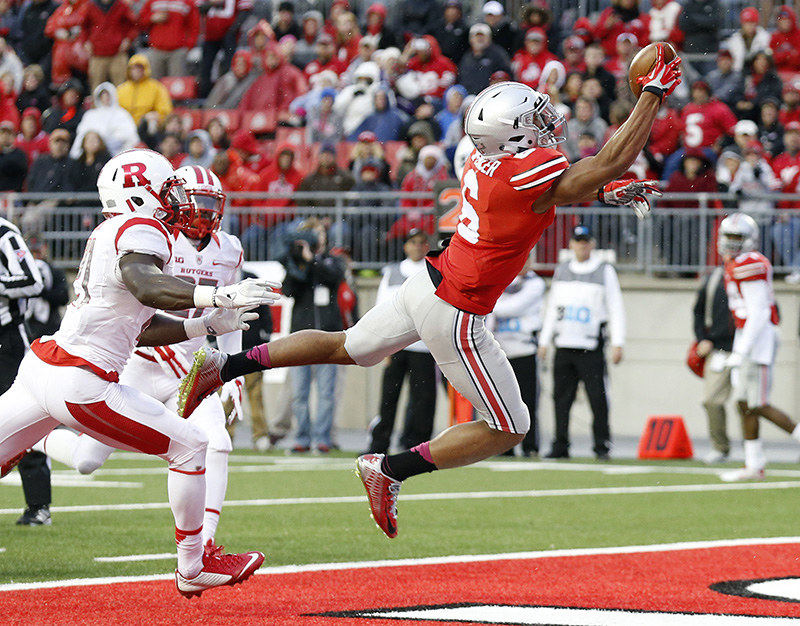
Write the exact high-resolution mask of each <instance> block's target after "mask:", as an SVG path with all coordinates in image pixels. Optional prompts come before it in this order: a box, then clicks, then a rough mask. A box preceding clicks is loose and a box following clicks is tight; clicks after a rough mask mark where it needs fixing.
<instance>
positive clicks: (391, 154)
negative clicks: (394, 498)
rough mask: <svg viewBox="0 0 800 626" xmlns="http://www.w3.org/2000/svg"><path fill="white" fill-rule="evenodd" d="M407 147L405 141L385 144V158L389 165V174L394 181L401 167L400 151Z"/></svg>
mask: <svg viewBox="0 0 800 626" xmlns="http://www.w3.org/2000/svg"><path fill="white" fill-rule="evenodd" d="M405 145H406V142H405V141H387V142H385V143H384V144H383V156H384V158H385V159H386V162H387V163H388V164H389V174H390V175H391V177H392V179H394V178H395V176H397V168H398V167H399V165H400V158H399V157H400V150H401V149H402V148H403V146H405Z"/></svg>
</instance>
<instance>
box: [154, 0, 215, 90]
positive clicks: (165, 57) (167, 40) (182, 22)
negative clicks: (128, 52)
mask: <svg viewBox="0 0 800 626" xmlns="http://www.w3.org/2000/svg"><path fill="white" fill-rule="evenodd" d="M139 26H140V28H141V29H142V30H143V31H144V32H148V33H149V35H150V36H149V38H148V41H149V43H150V47H149V48H148V49H147V50H146V51H145V55H146V56H147V58H148V59H150V72H151V75H152V77H153V78H155V79H158V78H161V77H163V76H184V75H185V74H186V55H187V54H188V52H189V50H191V49H192V48H194V46H195V44H196V43H197V37H198V35H199V34H200V11H198V9H197V3H196V2H195V1H194V0H147V2H145V4H144V6H143V7H142V10H141V12H140V13H139Z"/></svg>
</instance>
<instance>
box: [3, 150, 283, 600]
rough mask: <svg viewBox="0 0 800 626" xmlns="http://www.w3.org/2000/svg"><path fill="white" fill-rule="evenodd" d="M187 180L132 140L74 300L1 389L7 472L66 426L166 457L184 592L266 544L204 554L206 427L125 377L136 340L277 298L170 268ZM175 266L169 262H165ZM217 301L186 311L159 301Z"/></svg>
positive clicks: (225, 319) (152, 341) (231, 325)
mask: <svg viewBox="0 0 800 626" xmlns="http://www.w3.org/2000/svg"><path fill="white" fill-rule="evenodd" d="M183 184H184V181H183V180H182V179H180V178H178V177H177V176H175V172H174V171H173V169H172V166H171V165H170V164H169V161H167V160H166V159H165V158H164V157H163V156H161V155H159V154H157V153H155V152H152V151H150V150H131V151H127V152H123V153H122V154H120V155H117V156H116V157H114V158H113V159H111V160H110V161H109V162H108V163H107V164H106V165H105V166H104V168H103V170H102V171H101V172H100V176H99V177H98V183H97V186H98V191H99V193H100V200H101V201H102V205H103V213H104V214H105V215H106V216H107V217H108V218H109V219H107V220H106V221H105V222H103V223H102V224H101V225H100V226H98V227H97V228H96V229H95V230H94V231H93V232H92V234H91V236H90V237H89V240H88V242H87V245H86V252H85V254H84V256H83V259H82V260H81V265H80V269H79V272H78V276H77V278H76V281H75V293H76V298H75V300H74V301H73V302H72V303H71V304H70V306H69V308H68V310H67V312H66V314H65V316H64V320H63V322H62V324H61V328H60V329H59V330H58V332H56V334H55V335H53V336H52V337H43V338H41V339H40V340H37V341H35V342H34V343H33V345H32V346H31V352H29V353H28V354H27V355H26V356H25V358H24V359H23V361H22V364H21V366H20V370H19V374H18V376H17V378H16V380H15V382H14V384H13V385H12V387H11V388H10V389H9V390H8V391H7V392H6V393H4V394H3V395H2V396H0V476H3V475H5V474H6V473H7V472H8V471H10V469H11V468H12V467H13V466H14V464H15V462H16V460H17V458H18V457H19V456H20V455H21V453H23V452H24V451H25V450H27V449H28V448H30V447H31V446H32V445H33V444H34V443H36V442H37V441H39V440H40V439H42V438H43V437H44V436H45V435H47V434H48V433H49V432H50V431H52V430H53V429H54V428H55V427H56V426H58V425H59V424H64V425H66V426H69V427H70V428H73V429H75V430H78V431H80V432H83V433H86V434H88V435H90V436H91V437H94V438H95V439H98V440H100V441H102V442H103V443H105V444H108V445H110V446H112V447H114V448H122V449H125V450H135V451H140V452H145V453H148V454H153V455H157V456H159V457H161V458H163V459H165V460H166V461H167V462H168V463H169V470H170V471H169V472H168V474H169V477H168V482H167V487H168V494H169V502H170V508H171V509H172V513H173V515H174V517H175V539H176V543H177V548H178V568H177V570H176V573H175V576H176V585H177V587H178V591H179V592H180V593H182V594H183V595H186V596H191V595H198V594H199V593H202V592H203V591H204V590H206V589H209V588H211V587H217V586H220V585H231V584H234V583H237V582H241V581H242V580H244V579H245V578H247V577H249V576H250V575H251V574H252V573H253V572H254V571H255V570H256V569H258V567H259V566H260V565H261V563H262V562H263V560H264V555H263V554H261V553H260V552H250V553H246V554H229V555H226V554H222V552H221V550H210V551H206V552H204V550H203V544H202V535H201V533H202V523H203V510H204V507H205V475H204V474H205V454H206V448H207V445H208V437H207V436H206V435H205V433H203V431H201V430H200V429H199V428H197V427H196V426H195V425H193V424H192V423H190V422H188V421H187V420H183V419H181V418H179V417H178V416H177V415H176V414H175V413H174V412H172V411H169V410H168V409H167V408H166V407H164V405H163V404H161V403H160V402H157V401H156V400H154V399H153V398H151V397H149V396H146V395H145V394H143V393H141V392H140V391H138V390H136V389H134V388H132V387H128V386H126V385H121V384H119V382H118V381H119V373H120V372H121V371H122V370H123V368H124V367H125V364H126V362H127V361H128V358H129V356H130V354H131V352H133V350H134V348H136V347H137V346H161V345H167V344H171V343H178V342H181V341H185V340H187V339H189V338H192V337H203V336H205V335H207V334H224V333H227V332H232V331H235V330H241V329H243V328H246V327H247V321H248V320H251V319H253V317H254V316H255V314H253V313H248V312H247V308H248V307H252V306H256V305H259V304H265V303H269V302H272V301H274V300H275V296H276V295H275V294H274V293H272V291H271V288H270V285H269V284H267V283H266V282H259V281H244V282H242V283H238V284H236V285H232V286H229V287H213V286H210V285H203V286H194V285H191V284H189V283H187V282H186V281H184V280H181V279H179V278H175V277H173V276H170V275H168V273H165V272H164V271H162V269H163V268H165V267H167V266H168V264H169V262H170V260H171V258H172V256H173V245H174V237H173V235H172V232H171V230H172V228H173V227H175V226H176V225H180V220H181V216H182V215H183V214H184V212H185V211H186V210H188V209H189V208H191V204H190V203H189V201H188V199H187V197H186V193H185V190H184V188H183ZM167 271H168V270H167ZM192 306H195V307H197V308H205V307H210V306H213V307H225V308H214V309H213V311H212V312H211V313H209V314H208V315H205V316H202V317H199V318H192V319H187V320H185V321H184V320H180V319H176V318H175V317H172V316H166V315H160V314H158V313H157V311H156V310H157V309H164V310H185V309H188V308H190V307H192Z"/></svg>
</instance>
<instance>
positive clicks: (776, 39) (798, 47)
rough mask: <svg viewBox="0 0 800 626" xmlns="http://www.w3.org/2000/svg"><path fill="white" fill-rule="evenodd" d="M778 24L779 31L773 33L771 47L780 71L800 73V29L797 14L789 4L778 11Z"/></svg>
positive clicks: (776, 65)
mask: <svg viewBox="0 0 800 626" xmlns="http://www.w3.org/2000/svg"><path fill="white" fill-rule="evenodd" d="M775 17H776V24H777V26H778V29H777V30H776V31H775V32H774V33H772V38H771V39H770V42H769V47H770V49H771V50H772V55H773V58H774V59H775V67H776V68H778V70H779V71H782V72H783V71H787V72H797V71H800V29H798V28H797V14H796V13H795V12H794V9H793V8H792V7H791V6H789V5H788V4H784V5H781V7H780V8H779V9H778V14H777V15H776V16H775Z"/></svg>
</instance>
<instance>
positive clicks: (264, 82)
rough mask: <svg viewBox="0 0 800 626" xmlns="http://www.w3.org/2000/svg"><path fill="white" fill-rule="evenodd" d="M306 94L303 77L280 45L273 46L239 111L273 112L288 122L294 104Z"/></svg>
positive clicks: (245, 95)
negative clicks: (287, 58)
mask: <svg viewBox="0 0 800 626" xmlns="http://www.w3.org/2000/svg"><path fill="white" fill-rule="evenodd" d="M306 91H308V83H307V82H306V79H305V77H304V76H303V73H302V72H301V71H300V70H299V69H297V68H296V67H295V66H294V65H291V64H289V63H287V62H286V59H284V58H283V54H282V53H281V50H280V48H279V47H278V44H276V43H275V42H270V43H269V44H268V45H267V50H266V53H265V54H264V73H263V74H262V75H261V76H259V77H258V78H257V79H256V80H255V82H254V83H253V84H252V86H251V87H250V89H248V90H247V91H246V92H245V94H244V96H243V97H242V101H241V103H239V110H240V111H266V110H269V111H274V112H275V113H276V115H277V116H278V120H285V119H287V118H288V117H289V105H290V104H291V103H292V100H294V99H295V98H297V97H298V96H299V95H301V94H304V93H305V92H306Z"/></svg>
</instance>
